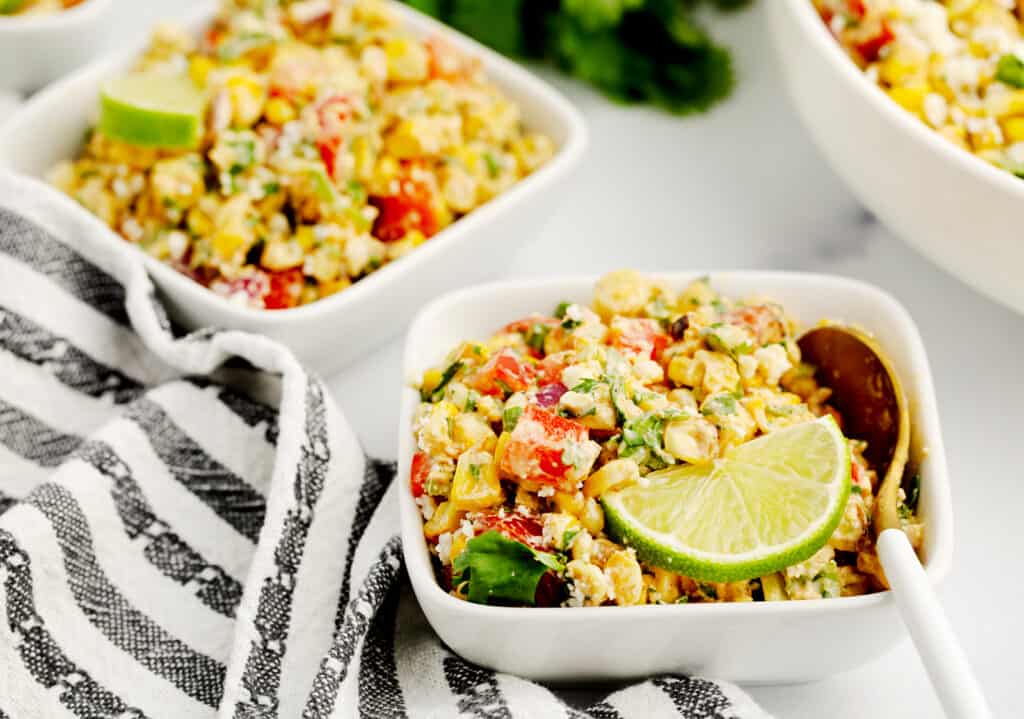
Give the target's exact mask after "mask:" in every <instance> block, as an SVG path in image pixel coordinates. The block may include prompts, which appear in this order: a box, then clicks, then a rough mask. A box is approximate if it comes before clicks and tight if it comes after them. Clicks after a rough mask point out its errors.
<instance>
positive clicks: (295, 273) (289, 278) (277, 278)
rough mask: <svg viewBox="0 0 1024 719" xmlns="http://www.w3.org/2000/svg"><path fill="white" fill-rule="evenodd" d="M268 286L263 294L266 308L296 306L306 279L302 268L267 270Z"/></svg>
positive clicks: (283, 308)
mask: <svg viewBox="0 0 1024 719" xmlns="http://www.w3.org/2000/svg"><path fill="white" fill-rule="evenodd" d="M267 276H268V277H269V278H270V287H269V289H268V290H267V294H266V295H264V296H263V305H264V307H266V308H267V309H268V310H286V309H290V308H292V307H297V306H298V304H299V300H300V299H301V297H302V288H303V287H305V284H306V280H305V278H304V277H303V276H302V270H300V269H299V268H297V267H296V268H294V269H291V270H285V271H283V272H269V273H267Z"/></svg>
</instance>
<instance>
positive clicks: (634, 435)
mask: <svg viewBox="0 0 1024 719" xmlns="http://www.w3.org/2000/svg"><path fill="white" fill-rule="evenodd" d="M664 435H665V418H664V416H663V415H661V414H658V413H654V412H651V413H647V414H643V415H641V416H639V417H637V418H636V419H631V420H628V421H627V422H626V423H625V424H624V425H623V426H622V445H621V446H620V447H619V456H620V457H633V458H636V459H643V460H644V461H642V463H643V464H647V465H648V466H652V465H657V467H658V468H660V467H662V466H665V465H667V464H674V463H675V459H674V458H673V457H672V455H670V454H668V453H667V452H666V451H665V449H664V446H663V444H662V441H663V438H664Z"/></svg>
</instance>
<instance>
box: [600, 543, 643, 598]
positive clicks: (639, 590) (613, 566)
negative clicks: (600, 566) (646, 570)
mask: <svg viewBox="0 0 1024 719" xmlns="http://www.w3.org/2000/svg"><path fill="white" fill-rule="evenodd" d="M604 571H605V574H606V575H607V576H608V578H609V580H611V584H612V587H613V588H614V590H615V603H616V604H618V605H619V606H620V607H628V606H633V605H636V604H639V603H640V600H641V599H642V598H643V592H644V577H643V572H641V571H640V564H639V562H637V561H636V553H635V552H634V551H633V550H632V549H620V550H618V551H616V552H613V553H612V555H611V556H610V557H608V561H607V562H605V567H604Z"/></svg>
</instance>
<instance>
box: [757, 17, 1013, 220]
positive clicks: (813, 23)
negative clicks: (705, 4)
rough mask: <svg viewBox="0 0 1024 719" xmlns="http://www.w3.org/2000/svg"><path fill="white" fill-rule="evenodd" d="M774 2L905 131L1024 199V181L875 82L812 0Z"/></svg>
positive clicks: (960, 166) (969, 171)
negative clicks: (961, 145) (956, 139)
mask: <svg viewBox="0 0 1024 719" xmlns="http://www.w3.org/2000/svg"><path fill="white" fill-rule="evenodd" d="M771 4H772V5H775V6H776V7H777V8H780V9H781V10H782V11H783V12H787V13H788V14H789V18H790V21H792V22H793V23H795V24H796V25H797V26H798V27H799V28H800V30H801V32H802V34H803V35H804V36H805V37H807V38H809V40H810V42H811V45H812V46H814V47H815V48H816V49H817V51H818V53H819V54H820V55H821V56H823V57H824V58H825V59H826V60H827V61H828V62H829V63H830V64H831V65H832V66H833V67H834V68H835V69H836V71H837V72H838V73H839V74H840V75H841V76H842V77H843V78H844V80H845V81H846V83H847V84H848V85H849V86H850V87H853V88H855V89H856V92H858V93H859V94H860V96H861V97H862V98H864V99H865V100H866V101H867V102H869V103H870V104H871V105H872V106H873V107H875V108H876V109H877V110H878V111H879V112H880V113H882V114H883V115H884V116H885V117H886V118H887V119H889V120H890V121H891V122H892V123H893V124H895V125H896V126H897V127H899V128H900V129H901V130H902V131H903V132H904V134H906V135H909V136H910V137H913V138H914V139H915V140H917V141H919V142H922V143H924V144H925V145H926V146H928V148H929V149H931V150H933V151H934V152H936V153H938V154H939V155H942V156H943V157H945V158H946V159H947V160H948V161H949V162H951V163H953V164H954V165H955V166H956V167H957V168H958V169H959V170H962V171H963V172H965V173H967V174H969V175H972V176H974V177H976V178H978V179H979V180H980V181H982V182H989V183H992V184H994V185H995V186H996V187H998V188H999V189H1000V190H1002V191H1004V192H1007V193H1010V194H1013V195H1016V196H1017V197H1019V198H1020V199H1021V200H1024V181H1022V180H1021V179H1019V178H1017V177H1014V176H1013V175H1012V174H1011V173H1009V172H1007V171H1006V170H1000V169H998V168H996V167H994V166H993V165H991V164H990V163H988V162H986V161H985V160H983V159H981V158H980V157H978V156H977V155H975V154H974V153H972V152H968V151H966V150H963V149H962V148H959V147H956V146H955V145H954V144H953V143H951V142H949V141H948V140H946V139H944V138H943V137H941V136H940V135H939V134H938V133H937V132H936V131H935V130H934V129H932V128H931V127H929V126H927V125H925V124H924V123H923V122H921V120H919V119H917V118H916V117H914V116H912V115H911V114H910V113H909V112H907V111H906V110H904V109H903V108H902V107H900V106H899V105H898V104H897V103H896V102H895V101H894V100H893V99H892V98H891V97H889V96H888V95H887V94H886V93H885V91H884V90H883V89H882V88H881V87H879V86H878V85H877V84H876V83H874V82H872V81H871V80H870V79H869V78H868V77H867V76H866V75H865V74H864V72H863V71H862V70H861V69H860V68H859V67H857V65H856V63H854V62H853V60H852V59H851V58H850V56H849V55H847V53H846V51H845V50H844V49H843V47H842V46H841V45H840V44H839V42H838V40H837V39H836V38H835V36H834V35H832V33H831V32H830V31H829V29H828V27H827V26H826V25H825V23H824V21H823V20H822V19H821V17H820V16H819V15H818V12H817V10H815V8H814V5H813V4H812V2H811V0H775V2H773V3H771ZM775 42H779V39H778V37H776V38H775Z"/></svg>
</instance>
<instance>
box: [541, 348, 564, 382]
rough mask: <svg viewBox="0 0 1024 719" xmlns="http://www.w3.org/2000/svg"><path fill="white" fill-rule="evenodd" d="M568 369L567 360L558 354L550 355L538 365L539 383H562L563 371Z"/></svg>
mask: <svg viewBox="0 0 1024 719" xmlns="http://www.w3.org/2000/svg"><path fill="white" fill-rule="evenodd" d="M565 368H566V362H565V358H564V357H563V356H559V355H557V354H554V355H548V356H547V357H545V358H544V359H542V360H541V361H540V362H538V363H537V381H538V382H540V383H541V384H552V383H555V382H561V381H562V370H564V369H565Z"/></svg>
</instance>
